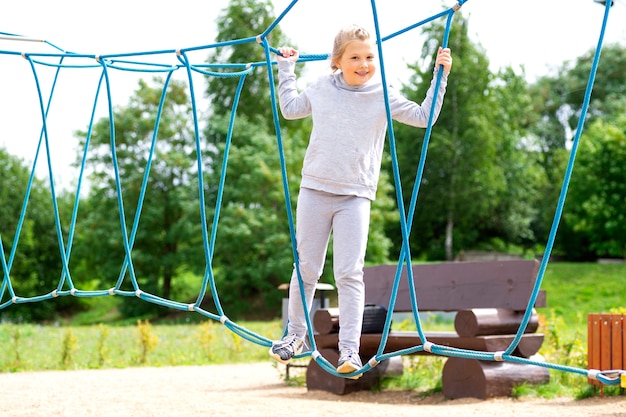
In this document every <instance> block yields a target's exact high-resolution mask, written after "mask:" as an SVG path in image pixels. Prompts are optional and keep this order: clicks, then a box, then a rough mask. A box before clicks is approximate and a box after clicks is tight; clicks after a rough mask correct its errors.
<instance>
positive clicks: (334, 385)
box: [306, 349, 403, 395]
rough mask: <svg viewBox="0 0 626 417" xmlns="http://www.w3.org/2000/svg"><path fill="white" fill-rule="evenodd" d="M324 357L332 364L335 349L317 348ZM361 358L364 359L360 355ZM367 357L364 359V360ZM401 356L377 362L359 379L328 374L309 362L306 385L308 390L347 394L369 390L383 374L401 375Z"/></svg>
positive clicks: (336, 356)
mask: <svg viewBox="0 0 626 417" xmlns="http://www.w3.org/2000/svg"><path fill="white" fill-rule="evenodd" d="M319 352H320V354H321V355H322V357H324V359H326V360H327V361H329V362H330V363H331V364H333V365H334V366H337V362H338V361H339V352H338V351H337V349H319ZM361 360H364V358H363V357H361ZM367 360H369V358H367V359H365V361H367ZM402 372H403V368H402V358H401V357H399V356H397V357H393V358H390V359H388V360H385V361H383V362H381V363H379V364H378V365H377V366H375V367H374V368H372V369H370V370H369V371H367V372H365V373H363V375H362V376H361V378H359V379H349V378H343V377H339V376H335V375H332V374H329V373H328V372H326V371H325V370H324V369H322V367H321V366H319V365H318V364H317V362H316V361H314V360H312V361H310V362H309V366H308V367H307V371H306V386H307V389H308V390H319V391H326V392H332V393H334V394H338V395H344V394H349V393H351V392H355V391H364V390H370V389H372V388H373V387H375V386H376V385H377V384H378V383H379V382H380V379H381V378H382V377H383V376H391V375H395V376H400V375H402Z"/></svg>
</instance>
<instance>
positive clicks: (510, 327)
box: [454, 308, 539, 337]
mask: <svg viewBox="0 0 626 417" xmlns="http://www.w3.org/2000/svg"><path fill="white" fill-rule="evenodd" d="M523 318H524V312H523V311H514V310H510V309H504V308H475V309H472V310H461V311H459V312H458V313H456V317H455V318H454V328H455V330H456V332H457V333H458V334H459V336H462V337H474V336H483V335H487V334H491V335H495V334H514V333H517V331H518V329H519V327H520V325H521V324H522V320H523ZM538 327H539V318H538V316H537V312H536V311H535V310H534V309H533V311H532V314H531V316H530V321H529V322H528V325H527V326H526V329H525V330H524V333H535V332H536V331H537V328H538Z"/></svg>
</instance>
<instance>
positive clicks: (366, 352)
mask: <svg viewBox="0 0 626 417" xmlns="http://www.w3.org/2000/svg"><path fill="white" fill-rule="evenodd" d="M381 336H382V335H381V334H375V333H373V334H362V335H361V355H363V356H366V357H368V358H371V357H372V356H374V355H375V354H376V352H377V351H378V349H379V347H380V341H381ZM514 337H515V335H511V334H508V335H495V336H476V337H459V335H458V334H456V333H455V332H428V333H426V338H427V339H428V341H430V342H432V343H435V344H437V345H442V346H450V347H455V348H459V349H469V350H478V351H482V352H498V351H503V350H506V349H508V347H509V345H510V344H511V342H512V341H513V339H514ZM543 340H544V335H543V334H542V333H527V334H524V335H522V339H521V340H520V342H519V344H518V346H517V348H516V349H515V350H514V351H513V354H514V355H516V356H520V357H523V358H529V357H531V356H532V355H534V354H536V353H537V352H538V351H539V349H540V348H541V345H542V344H543ZM315 343H316V345H317V347H318V349H322V348H335V347H336V346H337V343H338V335H337V333H329V334H318V335H315ZM421 344H422V340H421V339H420V337H419V334H418V333H417V332H391V333H389V335H388V337H387V343H386V344H385V349H384V353H388V352H395V351H398V350H403V349H407V348H411V347H414V346H419V345H421ZM418 354H428V353H425V352H421V353H418Z"/></svg>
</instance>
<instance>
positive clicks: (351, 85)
mask: <svg viewBox="0 0 626 417" xmlns="http://www.w3.org/2000/svg"><path fill="white" fill-rule="evenodd" d="M279 51H280V53H281V55H282V56H277V60H278V81H279V85H278V98H279V103H280V110H281V112H282V114H283V116H284V117H285V118H286V119H299V118H304V117H307V116H309V115H310V116H312V117H313V130H312V132H311V137H310V141H309V145H308V148H307V150H306V154H305V157H304V164H303V168H302V182H301V184H300V193H299V195H298V204H297V210H296V243H297V249H298V258H299V262H300V263H299V265H300V274H301V277H302V282H303V284H304V293H305V295H306V301H307V309H308V310H309V311H310V309H311V305H312V302H313V297H314V293H315V284H316V283H317V281H318V279H319V277H320V276H321V274H322V271H323V268H324V259H325V257H326V251H327V248H328V242H329V239H330V233H331V231H332V233H333V250H334V258H333V273H334V276H335V283H336V286H337V295H338V305H339V351H340V357H339V363H338V365H337V372H340V373H346V374H349V373H352V372H355V371H357V370H359V369H361V368H362V363H361V359H360V357H359V347H360V338H361V328H362V322H363V309H364V293H365V289H364V286H363V266H364V262H365V249H366V247H367V235H368V230H369V220H370V203H371V201H372V200H374V198H375V196H376V188H377V185H378V177H379V173H380V166H381V159H382V152H383V146H384V140H385V134H386V131H387V117H386V112H385V102H384V95H383V86H382V84H381V82H380V80H379V79H373V77H374V75H375V74H376V63H377V58H376V44H375V42H374V41H373V40H372V39H371V37H370V35H369V33H368V32H367V31H366V30H365V29H363V28H362V27H360V26H357V25H351V26H349V27H346V28H343V29H341V30H340V31H339V33H338V34H337V36H336V37H335V42H334V46H333V52H332V55H331V69H332V70H333V73H332V74H330V75H327V76H323V77H321V78H319V79H318V80H317V81H316V82H314V83H313V84H312V85H310V86H308V87H307V88H306V89H305V90H304V91H303V92H301V93H298V91H297V88H296V76H295V73H294V68H295V63H296V61H297V60H298V51H297V50H295V49H293V48H290V47H282V48H279ZM440 66H443V74H442V80H441V83H440V87H439V92H438V94H437V103H435V104H434V105H435V117H437V116H438V115H439V112H440V110H441V106H442V104H443V96H444V94H445V90H446V85H447V80H448V74H449V73H450V68H451V66H452V58H451V56H450V50H449V49H447V48H446V49H442V48H439V51H438V54H437V58H436V61H435V70H434V72H435V75H436V74H437V72H438V71H439V67H440ZM434 80H435V78H433V81H432V82H431V86H430V88H429V90H428V92H427V93H426V98H425V99H424V101H423V102H422V104H421V105H419V104H417V103H415V102H412V101H410V100H408V99H406V98H405V97H403V96H402V95H400V94H399V93H398V92H396V91H394V90H393V89H389V90H388V95H389V104H390V109H391V114H392V117H393V119H394V120H397V121H399V122H401V123H405V124H408V125H412V126H416V127H422V128H424V127H427V125H428V115H429V113H430V109H431V107H432V106H433V97H434V85H435V82H434ZM288 316H289V324H288V329H287V336H285V337H284V338H283V339H282V340H279V341H275V342H274V343H273V344H272V347H271V348H270V351H269V353H270V356H272V357H273V358H274V359H276V360H277V361H279V362H281V363H288V362H289V360H290V359H291V358H292V357H293V356H294V355H298V354H299V353H301V352H302V347H303V344H304V337H305V336H306V331H307V327H306V318H305V313H304V309H303V306H302V302H301V298H300V289H299V282H298V276H297V274H296V271H295V270H294V272H293V274H292V277H291V284H290V286H289V307H288ZM359 377H360V375H358V376H353V378H354V379H356V378H359Z"/></svg>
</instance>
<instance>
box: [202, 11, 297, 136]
mask: <svg viewBox="0 0 626 417" xmlns="http://www.w3.org/2000/svg"><path fill="white" fill-rule="evenodd" d="M275 19H276V17H275V15H274V7H273V5H272V2H271V1H270V0H262V1H258V0H231V1H230V2H229V4H228V6H227V7H226V8H224V9H223V10H222V11H221V13H220V14H219V16H218V18H217V20H216V22H217V30H218V34H217V37H216V41H217V42H230V41H233V40H245V39H249V38H256V37H257V36H259V35H260V34H261V33H263V32H264V31H265V30H266V29H267V28H269V26H270V25H271V24H272V23H273V22H274V20H275ZM267 40H268V42H269V43H270V45H271V46H273V47H278V46H282V45H283V44H291V42H289V40H288V39H287V38H286V36H285V35H284V34H283V33H282V31H281V29H280V27H279V26H277V27H275V28H274V29H272V31H271V32H270V33H269V34H268V37H267ZM265 61H266V57H265V52H264V49H263V47H262V45H260V44H259V43H257V42H256V41H250V42H245V43H238V44H235V45H228V46H223V47H219V48H216V49H214V50H212V51H211V53H210V55H209V58H208V62H209V63H219V64H225V63H235V64H249V63H257V62H258V63H263V62H265ZM224 71H231V70H224ZM238 82H239V79H238V78H237V77H234V78H227V77H212V78H209V80H208V87H207V95H208V97H209V99H210V100H211V109H210V110H211V112H212V113H213V114H218V115H224V114H229V113H230V111H231V109H232V106H233V101H234V92H235V90H236V87H237V83H238ZM269 96H270V88H269V84H268V73H267V68H266V67H265V66H258V67H257V68H255V70H254V71H253V74H252V75H251V76H249V77H247V79H246V82H245V85H244V88H243V90H242V93H241V100H240V102H239V105H238V113H239V114H245V115H247V116H248V117H250V118H252V115H260V116H261V118H260V119H258V120H257V121H259V122H261V121H262V122H263V123H264V125H265V126H266V127H267V128H268V129H273V128H274V123H273V119H272V107H271V106H270V102H269V100H268V98H269ZM260 98H262V101H259V99H260Z"/></svg>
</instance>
